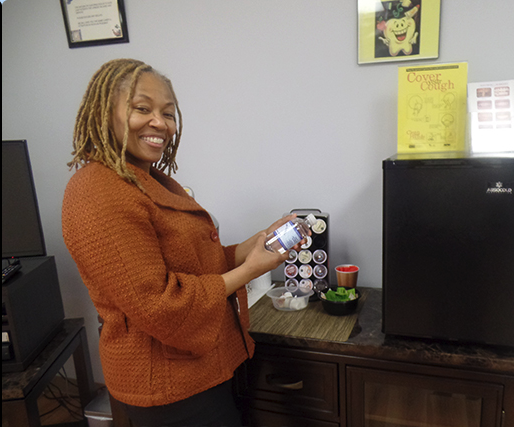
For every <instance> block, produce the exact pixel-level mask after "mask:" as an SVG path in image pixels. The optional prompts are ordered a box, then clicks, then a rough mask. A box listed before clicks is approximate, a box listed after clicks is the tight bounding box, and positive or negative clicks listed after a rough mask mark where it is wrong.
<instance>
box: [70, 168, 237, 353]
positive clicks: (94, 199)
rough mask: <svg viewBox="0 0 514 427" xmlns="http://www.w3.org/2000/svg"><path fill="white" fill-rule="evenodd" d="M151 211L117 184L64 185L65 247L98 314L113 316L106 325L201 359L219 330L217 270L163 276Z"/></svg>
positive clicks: (222, 308) (221, 304) (221, 291)
mask: <svg viewBox="0 0 514 427" xmlns="http://www.w3.org/2000/svg"><path fill="white" fill-rule="evenodd" d="M82 181H84V180H83V179H82ZM151 206H152V205H151V202H150V201H149V199H148V198H146V196H144V195H143V193H141V192H140V190H138V189H137V188H135V187H134V186H133V185H130V184H127V183H124V182H123V183H122V185H121V191H118V190H116V191H113V190H112V188H109V186H108V185H103V186H101V187H100V188H98V187H97V186H95V185H89V183H88V182H81V179H80V178H77V179H76V180H73V181H70V183H69V184H68V187H67V190H66V193H65V198H64V203H63V211H62V225H63V236H64V240H65V243H66V245H67V247H68V249H69V251H70V253H71V255H72V257H73V259H74V260H75V262H76V264H77V267H78V269H79V272H80V274H81V277H82V278H83V280H84V282H85V284H86V285H87V287H88V289H89V292H90V295H91V298H92V300H93V302H94V304H95V306H96V308H97V310H98V311H99V313H100V314H101V315H102V314H103V315H105V316H107V317H109V316H110V317H112V319H109V318H108V319H105V321H106V326H107V323H108V321H109V320H111V321H113V322H121V321H122V320H123V321H124V322H125V323H126V325H127V326H126V327H127V330H128V329H131V328H136V330H140V331H142V332H145V333H146V334H148V335H150V336H152V337H154V338H156V339H157V340H159V341H160V342H161V343H162V344H164V345H165V346H170V347H173V348H176V349H178V350H179V351H184V352H190V353H192V354H193V355H202V354H205V353H207V352H209V351H210V350H212V349H213V348H214V347H216V346H217V339H218V336H219V331H220V328H221V327H222V325H223V320H224V316H225V313H226V306H227V299H226V295H225V283H224V280H223V278H222V277H221V274H220V273H219V272H218V273H212V274H202V273H201V272H198V273H197V274H191V273H184V272H179V271H168V270H169V269H168V268H167V266H166V262H165V260H164V257H163V253H162V249H161V243H162V241H161V240H160V239H162V236H158V232H157V231H156V229H155V227H154V224H152V218H151V215H150V212H149V209H150V207H151ZM202 244H205V245H209V244H210V245H212V248H209V247H208V248H206V249H207V250H211V249H212V253H213V254H215V253H217V254H218V258H219V257H225V251H227V254H230V253H231V252H232V253H233V252H234V251H235V249H230V247H229V248H228V249H225V248H222V247H221V245H220V244H219V242H217V243H215V242H208V241H205V242H202ZM215 245H217V246H215ZM177 251H180V248H177ZM232 258H233V257H232ZM225 262H226V261H225ZM211 267H212V266H209V265H207V266H205V269H206V270H207V271H209V269H210V268H211ZM122 318H123V319H122ZM102 333H103V332H102Z"/></svg>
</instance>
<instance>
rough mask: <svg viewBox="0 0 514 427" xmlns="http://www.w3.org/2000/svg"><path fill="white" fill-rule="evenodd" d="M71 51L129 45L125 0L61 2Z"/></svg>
mask: <svg viewBox="0 0 514 427" xmlns="http://www.w3.org/2000/svg"><path fill="white" fill-rule="evenodd" d="M60 2H61V9H62V15H63V18H64V26H65V27H66V36H67V37H68V45H69V47H70V48H75V47H85V46H95V45H103V44H112V43H128V41H129V38H128V30H127V20H126V17H125V7H124V4H123V0H60Z"/></svg>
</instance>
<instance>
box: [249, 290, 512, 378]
mask: <svg viewBox="0 0 514 427" xmlns="http://www.w3.org/2000/svg"><path fill="white" fill-rule="evenodd" d="M277 286H280V285H277ZM359 289H361V291H363V293H365V295H366V298H365V299H364V300H363V301H362V302H361V303H360V304H359V307H358V308H357V312H356V313H357V321H356V322H355V325H354V326H353V329H352V331H351V334H350V336H349V338H348V340H346V341H340V340H338V339H337V337H334V335H333V334H332V335H331V336H330V332H327V331H331V330H335V329H337V327H338V325H339V324H341V322H343V321H344V317H345V316H342V317H337V316H331V315H329V314H327V313H325V312H324V311H323V309H322V307H321V303H320V301H313V302H310V303H309V305H308V306H307V308H306V309H305V310H302V311H299V312H294V313H289V312H277V313H279V316H280V321H277V320H276V319H277V315H276V313H274V311H275V309H274V308H273V305H272V303H271V301H270V299H269V298H267V297H266V296H264V297H263V298H262V299H260V300H259V301H258V302H257V303H256V304H255V305H254V306H253V307H252V308H251V309H250V321H251V327H250V333H251V335H252V337H253V338H254V340H255V341H256V342H257V343H261V344H272V345H282V346H286V347H291V348H298V349H304V350H313V351H321V352H327V353H335V354H344V355H349V356H362V357H370V358H378V359H382V360H391V361H402V362H413V363H423V364H428V365H438V366H452V367H461V368H462V367H467V368H473V369H478V370H483V371H488V372H505V373H510V374H514V349H512V348H510V349H509V348H498V347H490V346H483V345H473V344H455V343H449V342H440V341H436V340H430V339H416V338H399V337H390V336H385V335H384V334H383V333H382V331H381V328H382V289H380V288H359ZM291 315H294V316H298V317H299V318H301V317H304V316H312V321H313V322H317V323H318V325H319V327H318V328H317V331H315V332H314V335H313V334H312V333H311V331H309V335H308V336H306V335H307V334H305V335H302V330H295V333H294V336H292V335H290V334H284V333H283V329H284V328H283V324H287V323H288V321H289V319H291V318H292V316H291ZM294 321H295V322H297V323H298V324H299V325H300V327H301V324H302V322H298V321H297V320H296V319H294Z"/></svg>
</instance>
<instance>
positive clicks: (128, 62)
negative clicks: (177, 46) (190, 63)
mask: <svg viewBox="0 0 514 427" xmlns="http://www.w3.org/2000/svg"><path fill="white" fill-rule="evenodd" d="M147 72H151V73H154V74H155V75H156V76H158V77H160V78H161V79H162V80H163V82H164V83H165V84H166V85H167V86H168V88H169V89H170V91H171V94H172V97H173V102H174V103H175V108H176V110H177V117H178V126H177V131H176V133H175V138H174V139H173V140H172V141H170V143H169V144H168V145H167V146H166V148H165V150H164V153H163V155H162V157H161V159H160V160H159V162H158V163H156V164H154V166H155V167H156V168H157V169H158V170H160V171H163V172H164V171H165V170H166V169H167V170H168V176H170V175H171V172H172V171H173V172H176V171H177V169H178V166H177V163H176V160H175V159H176V155H177V150H178V146H179V143H180V137H181V136H182V113H181V111H180V109H179V106H178V101H177V97H176V95H175V91H174V90H173V86H172V84H171V81H170V80H169V79H168V78H167V77H165V76H163V75H162V74H160V73H158V72H157V71H155V70H154V69H153V68H152V67H151V66H149V65H147V64H145V63H144V62H141V61H137V60H134V59H115V60H112V61H109V62H107V63H105V64H104V65H102V67H100V69H99V70H98V71H97V72H96V73H95V74H94V75H93V77H92V78H91V81H90V82H89V84H88V87H87V89H86V93H85V94H84V97H83V98H82V102H81V104H80V107H79V111H78V113H77V118H76V120H75V128H74V131H73V151H72V153H71V154H72V155H73V159H72V161H71V162H69V163H68V166H69V168H70V169H72V168H73V167H75V168H76V169H78V168H79V167H82V166H85V165H86V164H87V163H89V162H92V161H96V162H100V163H102V164H103V165H105V166H107V167H108V168H110V169H112V170H114V171H116V172H117V173H118V175H119V176H121V177H122V178H123V179H125V180H127V181H129V182H132V183H134V184H135V185H137V187H138V188H139V189H141V191H143V192H144V191H145V190H144V188H143V187H142V185H141V183H140V182H139V180H138V179H137V177H136V175H135V174H134V172H132V171H131V170H130V169H129V168H128V167H127V161H126V151H127V141H128V134H129V126H128V121H129V116H130V112H131V100H132V98H133V96H134V91H135V87H136V84H137V81H138V79H139V77H140V76H141V74H142V73H147ZM126 84H128V97H127V100H126V105H127V114H126V117H127V118H126V121H125V133H124V136H123V143H122V144H121V148H120V145H119V144H118V143H117V140H116V136H115V134H114V131H113V129H112V127H111V126H110V118H111V113H112V111H113V108H114V102H116V99H117V95H118V93H119V91H120V90H121V89H122V88H125V86H124V85H126Z"/></svg>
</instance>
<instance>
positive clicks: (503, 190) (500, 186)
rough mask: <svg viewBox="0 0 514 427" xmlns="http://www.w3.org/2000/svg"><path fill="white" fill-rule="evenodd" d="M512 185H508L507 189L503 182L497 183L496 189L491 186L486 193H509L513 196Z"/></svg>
mask: <svg viewBox="0 0 514 427" xmlns="http://www.w3.org/2000/svg"><path fill="white" fill-rule="evenodd" d="M509 185H510V184H507V186H506V187H504V186H503V182H497V183H496V184H495V185H494V187H493V186H492V185H491V184H489V188H488V189H487V191H486V193H487V194H491V193H507V194H512V186H511V185H510V186H509Z"/></svg>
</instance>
